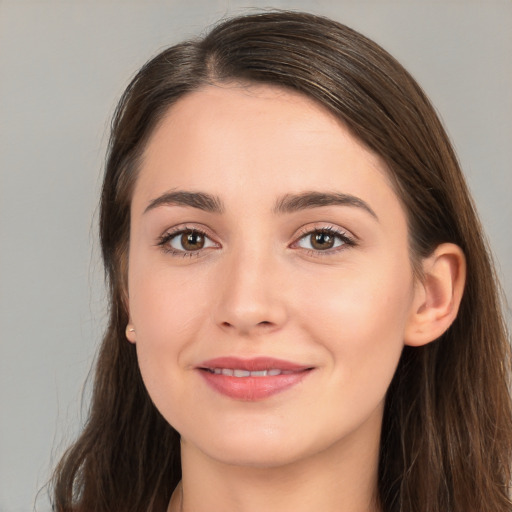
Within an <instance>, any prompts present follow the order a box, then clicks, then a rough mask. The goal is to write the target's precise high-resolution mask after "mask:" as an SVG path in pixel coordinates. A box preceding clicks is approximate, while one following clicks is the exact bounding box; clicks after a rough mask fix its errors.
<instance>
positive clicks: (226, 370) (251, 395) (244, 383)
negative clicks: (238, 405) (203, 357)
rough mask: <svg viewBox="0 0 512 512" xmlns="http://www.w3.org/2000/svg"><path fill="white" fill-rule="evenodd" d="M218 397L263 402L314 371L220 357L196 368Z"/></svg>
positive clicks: (273, 362) (268, 359) (287, 364)
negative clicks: (218, 394) (223, 396)
mask: <svg viewBox="0 0 512 512" xmlns="http://www.w3.org/2000/svg"><path fill="white" fill-rule="evenodd" d="M197 369H198V371H199V373H200V374H201V376H202V377H203V378H204V379H205V381H206V382H207V384H209V385H210V386H211V387H212V388H213V389H215V390H216V391H218V392H219V393H221V394H223V395H225V396H228V397H230V398H234V399H237V400H244V401H256V400H263V399H265V398H267V397H269V396H272V395H275V394H277V393H280V392H282V391H285V390H286V389H289V388H290V387H292V386H294V385H295V384H298V383H299V382H300V381H301V380H302V379H303V378H304V377H306V376H307V375H308V374H309V373H310V372H311V370H312V369H313V368H312V367H310V366H304V365H299V364H296V363H292V362H290V361H284V360H282V359H274V358H271V357H256V358H252V359H240V358H237V357H219V358H216V359H210V360H208V361H204V362H203V363H201V364H200V365H198V366H197Z"/></svg>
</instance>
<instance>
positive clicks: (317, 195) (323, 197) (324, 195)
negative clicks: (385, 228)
mask: <svg viewBox="0 0 512 512" xmlns="http://www.w3.org/2000/svg"><path fill="white" fill-rule="evenodd" d="M322 206H354V207H356V208H361V209H363V210H365V211H366V212H367V213H369V214H370V215H371V216H372V217H374V218H375V219H376V220H379V218H378V217H377V214H376V213H375V212H374V211H373V210H372V209H371V208H370V206H369V204H368V203H366V201H363V200H362V199H360V198H359V197H356V196H353V195H351V194H342V193H339V192H303V193H301V194H286V195H285V196H283V197H282V198H280V199H279V200H278V201H277V202H276V205H275V206H274V213H293V212H296V211H300V210H306V209H309V208H320V207H322Z"/></svg>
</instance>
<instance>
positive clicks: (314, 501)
mask: <svg viewBox="0 0 512 512" xmlns="http://www.w3.org/2000/svg"><path fill="white" fill-rule="evenodd" d="M369 427H370V428H371V430H373V432H374V434H373V435H372V436H368V432H366V435H356V436H354V437H355V438H352V439H349V438H345V439H343V440H341V441H339V442H337V443H336V444H334V445H332V446H330V447H329V448H328V449H326V450H324V451H323V452H321V453H316V454H314V455H311V456H309V457H304V458H301V459H300V460H298V461H294V462H289V463H287V464H283V465H276V466H272V467H251V466H242V465H235V464H226V463H225V462H222V461H219V460H215V459H213V458H210V457H209V456H207V455H206V454H205V453H204V452H202V451H200V450H199V449H198V448H197V447H195V446H193V445H190V444H189V443H187V442H186V441H182V471H183V480H182V483H181V485H180V486H179V487H178V489H177V491H176V492H175V494H174V496H173V500H172V501H171V504H170V506H169V511H170V512H204V511H208V512H235V511H236V512H261V511H262V510H265V511H268V512H276V511H279V512H292V511H293V512H313V511H315V512H317V511H318V510H322V512H377V511H378V507H377V505H376V503H375V496H376V489H377V466H378V452H379V433H380V432H379V431H380V429H374V428H372V426H369ZM373 427H374V426H373ZM376 430H377V432H376ZM359 434H361V431H359Z"/></svg>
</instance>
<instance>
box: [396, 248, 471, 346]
mask: <svg viewBox="0 0 512 512" xmlns="http://www.w3.org/2000/svg"><path fill="white" fill-rule="evenodd" d="M422 269H423V275H422V278H421V279H418V281H417V283H416V287H415V291H414V299H413V304H412V309H411V313H410V316H409V320H408V323H407V326H406V330H405V338H404V341H405V344H406V345H411V346H415V347H418V346H421V345H426V344H427V343H430V342H431V341H434V340H436V339H437V338H439V336H441V335H442V334H443V333H444V332H445V331H446V330H447V329H448V327H450V325H451V324H452V322H453V321H454V320H455V317H456V316H457V313H458V311H459V306H460V301H461V300H462V294H463V292H464V284H465V282H466V258H465V257H464V253H463V252H462V249H461V248H460V247H459V246H457V245H455V244H449V243H446V244H441V245H439V246H438V247H437V248H436V249H435V251H434V252H433V253H432V255H431V256H429V257H428V258H425V259H424V260H423V262H422Z"/></svg>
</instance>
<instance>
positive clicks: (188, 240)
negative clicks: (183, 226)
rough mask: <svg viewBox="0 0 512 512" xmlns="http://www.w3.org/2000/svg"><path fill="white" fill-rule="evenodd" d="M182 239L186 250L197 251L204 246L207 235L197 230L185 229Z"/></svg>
mask: <svg viewBox="0 0 512 512" xmlns="http://www.w3.org/2000/svg"><path fill="white" fill-rule="evenodd" d="M180 241H181V245H182V247H183V249H184V250H185V251H197V250H198V249H202V248H203V247H204V243H205V237H204V235H203V234H201V233H198V232H197V231H185V232H184V233H182V234H181V237H180Z"/></svg>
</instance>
